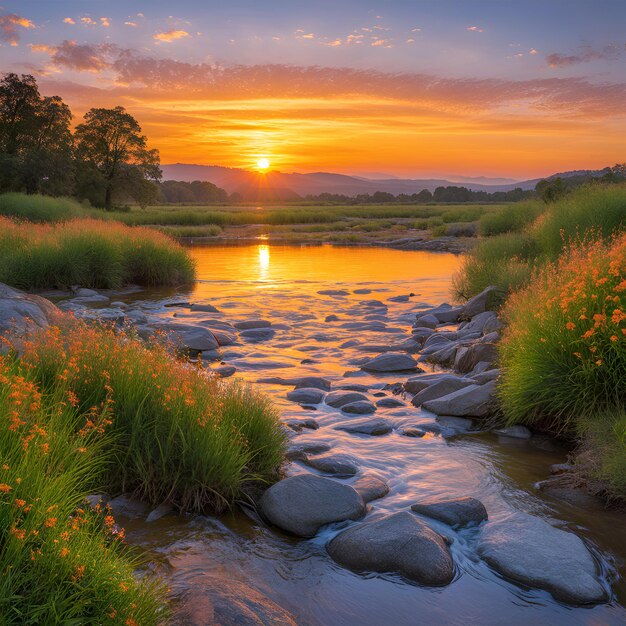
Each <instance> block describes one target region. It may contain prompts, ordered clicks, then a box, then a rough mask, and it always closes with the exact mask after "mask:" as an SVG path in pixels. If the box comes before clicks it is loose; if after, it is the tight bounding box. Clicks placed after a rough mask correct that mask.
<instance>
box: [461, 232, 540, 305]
mask: <svg viewBox="0 0 626 626" xmlns="http://www.w3.org/2000/svg"><path fill="white" fill-rule="evenodd" d="M536 255H537V248H536V244H535V242H534V240H533V239H532V237H530V236H527V235H523V234H513V233H509V234H506V235H498V236H496V237H490V238H489V239H483V240H481V241H480V242H479V243H478V245H477V246H476V248H475V249H474V250H473V252H472V253H471V254H470V255H468V256H466V257H465V259H464V260H463V264H462V266H461V269H460V270H459V271H458V272H457V274H456V275H455V276H454V277H453V289H454V292H455V295H456V296H457V297H459V298H463V299H467V298H470V297H471V296H473V295H475V294H477V293H480V292H481V291H482V290H483V289H485V288H486V287H489V286H490V285H497V286H499V287H502V289H503V290H504V292H505V293H509V292H513V291H516V290H517V289H520V288H521V287H523V286H524V285H526V284H527V283H528V281H529V280H530V277H531V274H532V271H533V267H534V266H535V258H536Z"/></svg>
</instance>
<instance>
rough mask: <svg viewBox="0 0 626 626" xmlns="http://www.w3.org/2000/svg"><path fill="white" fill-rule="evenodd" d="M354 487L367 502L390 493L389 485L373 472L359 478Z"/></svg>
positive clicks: (353, 484)
mask: <svg viewBox="0 0 626 626" xmlns="http://www.w3.org/2000/svg"><path fill="white" fill-rule="evenodd" d="M352 487H354V489H356V491H357V493H359V494H360V495H361V497H362V498H363V500H364V501H365V502H371V501H372V500H378V499H379V498H384V497H385V496H386V495H387V494H388V493H389V485H388V484H387V483H386V482H385V481H384V480H381V479H380V478H377V477H376V476H373V475H372V474H365V476H361V477H359V478H357V479H356V480H355V481H354V482H353V483H352Z"/></svg>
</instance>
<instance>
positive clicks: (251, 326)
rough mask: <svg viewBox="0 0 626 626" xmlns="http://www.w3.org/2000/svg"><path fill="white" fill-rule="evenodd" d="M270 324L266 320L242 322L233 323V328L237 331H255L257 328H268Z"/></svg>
mask: <svg viewBox="0 0 626 626" xmlns="http://www.w3.org/2000/svg"><path fill="white" fill-rule="evenodd" d="M271 325H272V322H268V321H267V320H242V321H239V322H235V323H234V324H233V326H234V327H235V328H237V329H239V330H256V329H257V328H269V327H270V326H271Z"/></svg>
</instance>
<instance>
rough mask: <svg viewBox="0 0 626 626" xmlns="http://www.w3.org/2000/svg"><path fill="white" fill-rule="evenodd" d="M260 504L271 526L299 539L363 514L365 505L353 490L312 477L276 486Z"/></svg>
mask: <svg viewBox="0 0 626 626" xmlns="http://www.w3.org/2000/svg"><path fill="white" fill-rule="evenodd" d="M259 504H260V508H261V511H262V512H263V515H264V516H265V517H266V518H267V519H268V520H269V521H270V522H271V523H272V524H274V525H275V526H278V527H279V528H282V529H283V530H286V531H288V532H290V533H292V534H294V535H298V536H299V537H313V536H314V535H315V534H316V533H317V531H318V530H319V529H320V527H321V526H324V525H325V524H330V523H331V522H342V521H344V520H348V519H350V520H356V519H359V518H360V517H363V515H364V514H365V502H364V501H363V498H362V497H361V495H360V494H359V493H358V492H357V491H356V490H355V489H354V488H353V487H351V486H350V485H346V484H344V483H340V482H337V481H336V480H331V479H330V478H323V477H321V476H314V475H313V474H301V475H298V476H291V477H290V478H285V479H284V480H281V481H280V482H277V483H276V484H274V485H272V486H271V487H270V488H269V489H268V490H267V491H266V492H265V493H264V494H263V496H262V497H261V500H260V503H259Z"/></svg>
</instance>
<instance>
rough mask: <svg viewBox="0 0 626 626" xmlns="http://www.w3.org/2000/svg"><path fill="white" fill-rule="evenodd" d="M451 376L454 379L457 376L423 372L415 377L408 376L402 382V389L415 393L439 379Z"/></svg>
mask: <svg viewBox="0 0 626 626" xmlns="http://www.w3.org/2000/svg"><path fill="white" fill-rule="evenodd" d="M452 378H454V379H455V380H456V379H458V378H459V377H458V376H455V375H454V374H423V375H421V376H416V377H415V378H409V380H407V381H406V382H405V383H404V390H405V391H407V392H408V393H413V394H417V393H419V392H420V391H422V389H426V388H427V387H430V386H431V385H434V384H435V383H437V382H439V381H441V380H448V379H452Z"/></svg>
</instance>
